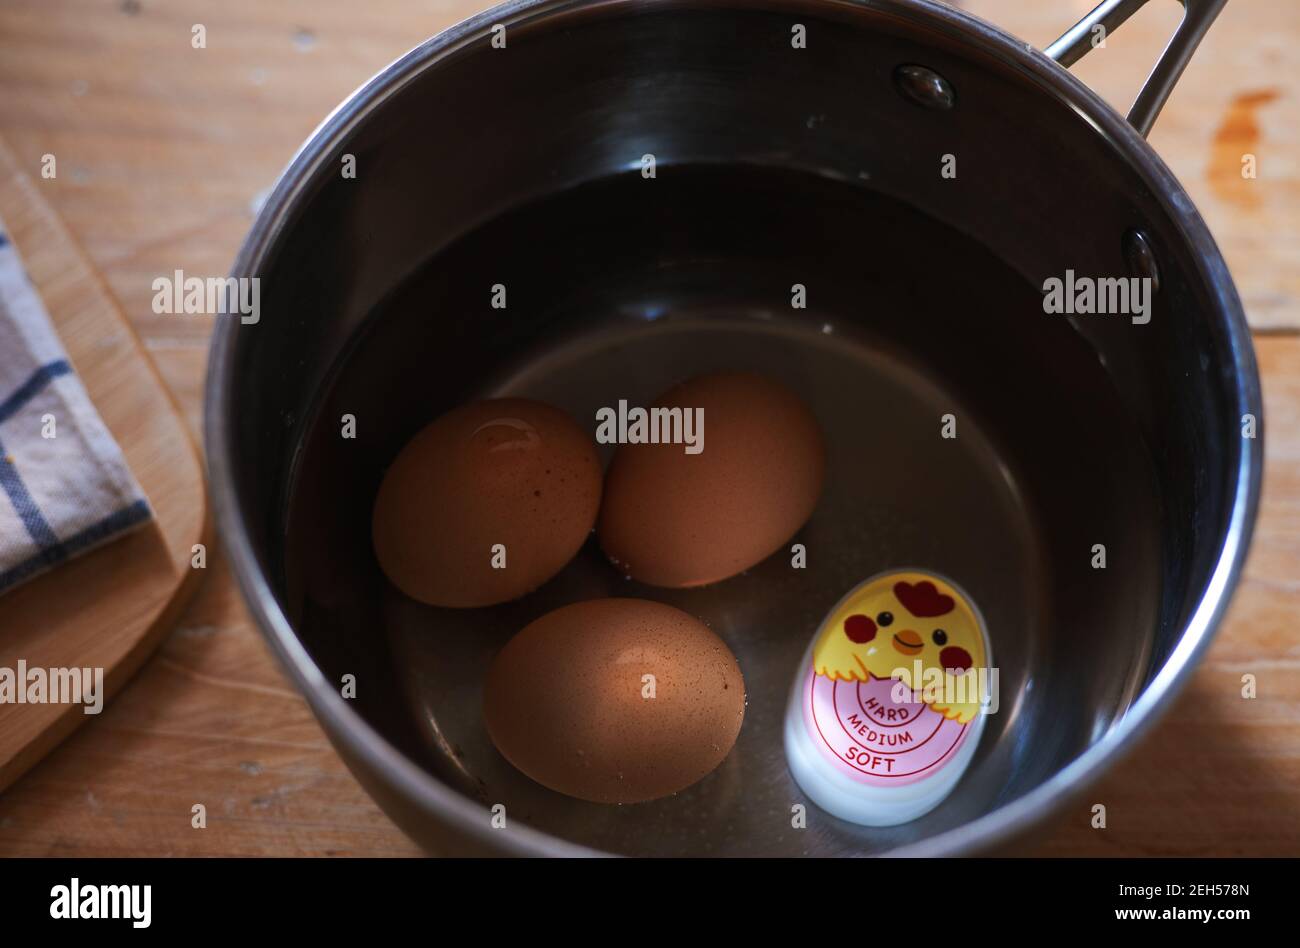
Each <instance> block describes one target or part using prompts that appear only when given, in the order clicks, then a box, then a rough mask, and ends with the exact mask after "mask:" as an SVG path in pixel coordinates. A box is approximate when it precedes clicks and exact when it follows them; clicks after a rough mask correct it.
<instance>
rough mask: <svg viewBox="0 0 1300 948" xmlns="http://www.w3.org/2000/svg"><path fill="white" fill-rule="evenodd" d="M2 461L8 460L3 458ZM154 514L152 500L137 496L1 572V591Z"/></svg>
mask: <svg viewBox="0 0 1300 948" xmlns="http://www.w3.org/2000/svg"><path fill="white" fill-rule="evenodd" d="M0 463H4V462H3V461H0ZM150 516H151V514H150V512H149V504H148V503H147V502H146V501H144V500H137V501H136V502H135V503H133V504H131V505H130V506H129V507H123V508H122V509H121V510H119V511H117V512H116V513H112V514H109V515H108V516H107V517H105V518H104V519H103V520H101V521H99V522H98V523H92V524H91V525H90V526H88V527H86V529H84V530H82V531H81V532H80V533H76V534H73V535H72V536H71V537H69V538H68V539H66V540H64V541H63V542H62V543H60V542H58V541H57V540H56V541H55V543H54V545H53V546H50V547H46V548H45V549H43V550H42V551H41V552H40V553H37V554H36V555H35V556H32V557H29V558H28V559H25V560H23V561H22V562H21V563H19V564H18V565H17V566H13V567H10V568H9V569H7V570H5V571H4V572H3V573H0V592H3V591H4V590H6V589H8V588H9V587H10V586H13V585H14V584H15V583H19V582H21V581H22V580H24V579H26V578H27V577H29V576H32V575H35V574H36V573H39V572H41V571H42V570H44V569H47V568H48V567H50V566H53V565H54V564H56V563H61V562H63V561H64V560H66V559H67V558H68V557H70V556H72V555H74V554H76V553H79V552H81V551H82V550H84V549H86V548H87V547H92V546H94V545H95V544H97V543H101V542H103V541H104V540H107V539H108V538H109V537H111V536H113V535H114V534H117V533H121V532H122V531H123V530H126V529H127V528H128V527H132V526H135V525H136V524H138V523H141V522H143V521H145V520H148V519H149V517H150Z"/></svg>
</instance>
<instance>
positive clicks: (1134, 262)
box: [1124, 229, 1160, 293]
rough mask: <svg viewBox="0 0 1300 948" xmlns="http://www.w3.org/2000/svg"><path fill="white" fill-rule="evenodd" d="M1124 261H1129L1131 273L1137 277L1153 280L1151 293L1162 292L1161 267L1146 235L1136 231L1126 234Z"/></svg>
mask: <svg viewBox="0 0 1300 948" xmlns="http://www.w3.org/2000/svg"><path fill="white" fill-rule="evenodd" d="M1124 259H1125V260H1127V261H1128V268H1129V272H1130V273H1132V274H1133V275H1134V276H1135V277H1139V278H1142V277H1145V278H1147V279H1150V280H1151V292H1153V293H1157V292H1159V291H1160V267H1159V265H1158V264H1157V263H1156V255H1155V251H1154V250H1152V249H1151V241H1149V240H1148V239H1147V235H1146V234H1144V233H1142V231H1140V230H1136V229H1133V230H1129V231H1127V232H1126V233H1125V234H1124Z"/></svg>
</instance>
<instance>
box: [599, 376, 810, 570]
mask: <svg viewBox="0 0 1300 948" xmlns="http://www.w3.org/2000/svg"><path fill="white" fill-rule="evenodd" d="M654 404H655V406H657V407H666V408H682V409H688V410H689V409H694V408H703V409H704V416H703V420H704V425H703V430H704V443H703V450H702V451H701V452H700V453H698V454H688V453H686V451H685V450H684V447H683V445H681V444H623V445H620V447H619V448H618V451H617V452H616V453H615V455H614V460H613V462H612V463H611V464H610V468H609V472H608V473H607V474H606V476H605V496H604V501H603V503H602V506H601V512H600V521H599V524H598V526H597V532H598V534H599V537H600V545H601V547H602V548H603V549H604V551H605V553H606V555H607V556H609V558H610V559H611V560H613V561H614V563H615V564H616V565H617V566H618V567H619V568H620V569H622V570H623V571H624V573H626V574H628V575H631V576H632V577H633V578H635V579H637V580H640V581H641V582H644V583H649V584H651V585H655V586H669V587H685V586H702V585H705V584H708V583H715V582H718V581H719V580H723V579H726V578H728V577H730V576H734V575H736V574H737V573H740V572H743V571H744V570H746V569H749V568H750V567H751V566H754V565H755V564H756V563H759V562H761V561H762V560H764V559H766V558H767V557H768V556H770V555H771V554H772V553H774V552H775V551H776V550H777V549H779V548H780V547H781V546H782V545H783V544H784V543H785V542H786V541H787V540H789V539H790V538H791V537H792V536H793V535H794V534H795V532H796V531H797V530H798V529H799V528H800V527H801V526H802V525H803V524H804V523H805V522H806V521H807V519H808V517H809V516H810V515H811V514H812V511H813V508H814V507H815V506H816V505H817V498H818V496H819V495H820V494H821V488H822V478H823V475H824V471H825V445H824V442H823V439H822V434H821V430H820V428H819V427H818V425H817V421H816V419H815V418H814V417H813V415H812V412H810V411H809V410H808V408H807V407H806V406H805V405H804V404H803V402H802V401H801V400H800V399H799V398H798V396H796V395H795V394H794V393H793V392H791V391H790V390H789V389H787V388H786V387H785V386H783V385H781V384H779V383H778V382H774V381H772V380H771V379H768V378H765V377H763V376H760V375H754V374H750V373H723V374H715V375H705V376H700V377H698V378H695V379H691V380H690V381H687V382H684V383H682V384H681V385H678V386H677V387H675V388H673V389H671V390H670V391H668V392H666V393H664V394H663V395H662V396H660V398H658V399H657V400H656V401H655V403H654Z"/></svg>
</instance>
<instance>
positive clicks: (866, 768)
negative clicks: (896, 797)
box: [804, 669, 970, 787]
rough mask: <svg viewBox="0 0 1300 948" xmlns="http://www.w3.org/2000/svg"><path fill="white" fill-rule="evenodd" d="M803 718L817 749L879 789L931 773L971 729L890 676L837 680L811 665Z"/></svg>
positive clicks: (845, 770) (913, 780) (945, 763)
mask: <svg viewBox="0 0 1300 948" xmlns="http://www.w3.org/2000/svg"><path fill="white" fill-rule="evenodd" d="M899 699H902V700H899ZM804 722H805V724H806V725H807V727H808V736H809V737H810V738H811V739H812V742H813V744H814V745H816V747H817V749H818V753H820V754H822V755H824V756H826V757H827V758H829V759H830V760H832V761H833V762H834V763H835V765H836V767H837V769H839V770H841V771H842V772H843V773H845V774H847V775H849V776H850V777H852V778H853V779H855V780H859V781H861V782H862V783H866V784H871V785H873V786H878V787H896V786H902V785H904V784H908V783H915V782H916V781H918V780H924V779H925V778H927V777H930V776H932V775H933V774H935V773H937V772H938V771H939V770H940V769H941V768H943V767H944V766H945V765H947V763H948V762H949V761H951V760H952V758H953V756H954V755H955V754H956V752H957V749H958V748H959V747H961V745H962V742H963V741H965V740H966V738H967V735H968V734H969V732H970V725H969V724H961V723H959V722H958V721H956V720H954V719H952V718H948V717H945V716H944V715H942V714H940V713H939V712H938V711H935V710H934V709H933V708H932V707H930V706H928V705H926V704H925V703H923V702H922V701H921V700H920V698H919V696H918V695H917V694H916V693H914V692H913V691H912V690H911V689H909V688H906V687H904V686H901V685H897V683H896V682H894V681H893V680H891V679H888V678H876V677H875V676H874V675H873V676H871V677H870V679H869V680H868V681H836V680H833V679H831V678H827V677H826V676H824V675H818V674H816V672H815V671H813V670H812V669H809V671H808V681H807V685H806V687H805V689H804Z"/></svg>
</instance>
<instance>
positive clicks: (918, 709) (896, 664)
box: [785, 570, 997, 826]
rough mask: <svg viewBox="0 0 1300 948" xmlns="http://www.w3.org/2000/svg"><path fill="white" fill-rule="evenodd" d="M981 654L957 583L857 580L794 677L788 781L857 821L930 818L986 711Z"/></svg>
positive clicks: (983, 643) (919, 578) (979, 634)
mask: <svg viewBox="0 0 1300 948" xmlns="http://www.w3.org/2000/svg"><path fill="white" fill-rule="evenodd" d="M991 658H992V655H991V649H990V646H989V641H988V633H987V631H986V630H985V627H984V621H983V619H982V618H981V617H980V614H979V612H978V610H977V609H976V608H975V605H974V603H973V602H972V601H971V600H970V598H969V597H968V596H967V595H966V594H965V593H964V592H963V591H962V590H961V589H960V588H959V587H958V586H957V585H956V584H955V583H953V582H951V581H949V580H947V579H944V578H943V577H940V576H938V575H935V574H933V573H925V572H920V571H917V570H903V571H894V572H889V573H881V574H879V575H877V576H873V577H871V578H870V579H868V580H866V581H865V582H863V583H861V584H860V585H858V586H857V587H856V588H854V589H853V591H852V592H850V593H849V594H848V595H847V596H845V597H844V598H843V599H842V600H840V602H839V603H838V604H837V605H836V606H835V608H833V609H832V610H831V612H830V615H828V616H827V617H826V620H825V621H824V622H823V623H822V624H821V626H820V628H818V630H817V634H816V635H814V636H813V640H812V642H811V643H810V644H809V646H808V650H807V652H806V653H805V654H804V657H803V660H802V662H801V663H800V665H799V669H798V672H797V673H796V675H795V682H794V687H793V688H792V689H791V693H790V703H789V705H788V707H787V710H786V718H785V752H786V758H787V760H788V762H789V765H790V772H791V773H792V774H793V775H794V778H795V780H796V782H798V784H799V786H800V787H801V788H802V789H803V791H804V792H805V793H807V794H808V796H809V797H811V798H812V800H813V802H814V803H816V804H817V805H818V806H820V807H821V808H822V809H824V810H827V811H828V812H830V813H832V814H833V815H835V816H838V817H840V818H841V819H845V820H850V821H852V822H854V823H861V824H863V825H866V826H893V825H895V824H898V823H906V822H908V821H909V820H914V819H916V818H917V817H919V816H921V815H923V814H925V813H928V812H929V811H930V810H932V809H934V808H935V807H936V806H938V805H939V803H940V802H941V801H942V800H943V799H944V797H946V796H947V795H948V794H949V792H951V790H952V788H953V787H954V786H955V785H956V783H957V781H958V780H959V779H960V778H961V775H962V773H963V772H964V771H965V769H966V767H967V765H968V764H969V763H970V759H971V757H972V756H973V755H974V753H975V748H976V745H978V744H979V738H980V734H981V732H982V731H983V727H984V718H985V717H986V714H985V713H982V711H987V710H991V709H995V708H996V704H995V703H994V702H995V701H996V698H995V697H994V696H992V695H991V694H990V692H989V686H988V683H989V682H990V681H993V682H996V680H997V679H996V676H993V675H990V674H989V669H990V666H991ZM995 687H996V685H995Z"/></svg>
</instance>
